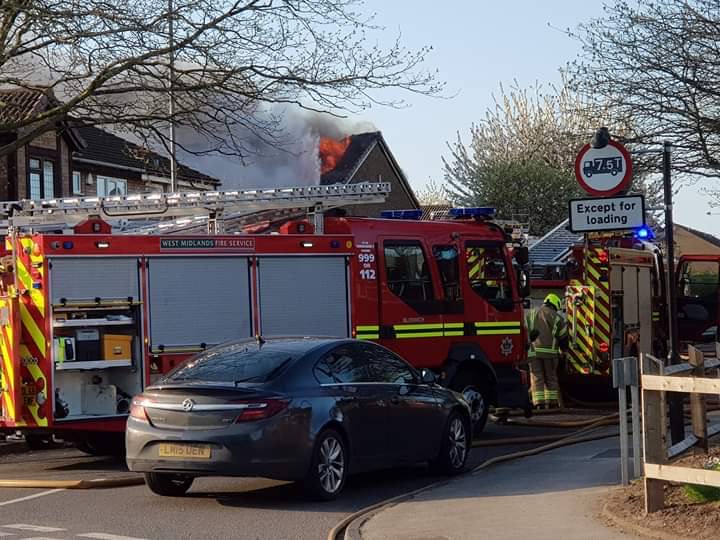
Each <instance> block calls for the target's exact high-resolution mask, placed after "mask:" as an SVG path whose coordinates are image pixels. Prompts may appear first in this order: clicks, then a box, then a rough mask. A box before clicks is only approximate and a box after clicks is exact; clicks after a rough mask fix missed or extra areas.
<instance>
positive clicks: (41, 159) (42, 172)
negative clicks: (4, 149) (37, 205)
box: [25, 154, 57, 200]
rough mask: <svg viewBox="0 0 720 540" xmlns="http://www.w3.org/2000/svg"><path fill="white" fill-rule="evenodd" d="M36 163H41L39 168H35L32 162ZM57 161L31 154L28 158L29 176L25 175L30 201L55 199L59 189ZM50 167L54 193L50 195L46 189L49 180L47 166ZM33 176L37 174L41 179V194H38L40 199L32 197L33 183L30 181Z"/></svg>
mask: <svg viewBox="0 0 720 540" xmlns="http://www.w3.org/2000/svg"><path fill="white" fill-rule="evenodd" d="M33 161H36V162H38V163H39V166H37V167H34V166H33V164H32V162H33ZM55 161H56V160H55V159H53V158H50V157H48V156H43V155H36V154H31V155H29V156H28V158H27V174H26V175H25V176H26V178H25V187H26V193H27V197H28V199H31V200H39V199H53V198H55V191H56V187H57V181H56V180H57V167H55ZM48 164H49V165H50V166H51V167H52V178H51V185H52V193H50V194H48V193H46V187H47V178H46V177H45V173H46V166H47V165H48ZM32 174H37V175H39V177H40V193H38V197H36V198H35V197H33V196H32V195H33V194H32V182H31V180H30V177H31V175H32Z"/></svg>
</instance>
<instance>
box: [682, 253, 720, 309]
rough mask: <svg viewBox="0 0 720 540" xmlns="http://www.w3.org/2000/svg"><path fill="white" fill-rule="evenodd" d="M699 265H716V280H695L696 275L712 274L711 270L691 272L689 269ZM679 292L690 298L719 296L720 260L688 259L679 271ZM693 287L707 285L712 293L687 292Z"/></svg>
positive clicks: (683, 296)
mask: <svg viewBox="0 0 720 540" xmlns="http://www.w3.org/2000/svg"><path fill="white" fill-rule="evenodd" d="M699 265H708V266H709V265H712V266H714V267H715V270H714V272H713V273H712V274H714V276H715V277H716V280H715V281H714V282H710V281H704V280H693V275H694V276H702V275H704V274H706V275H711V273H710V272H694V273H693V272H690V271H689V269H691V268H692V267H693V266H699ZM686 275H687V276H688V277H689V279H688V280H687V281H686V280H685V276H686ZM678 285H679V287H678V292H679V293H680V297H681V298H689V299H698V300H699V299H702V298H709V297H713V296H715V297H717V293H718V289H720V262H718V261H714V260H692V259H691V260H686V261H684V263H683V266H682V268H681V271H680V272H679V276H678ZM693 287H707V288H708V290H709V292H710V294H705V295H700V294H687V292H689V291H690V290H691V289H692V288H693Z"/></svg>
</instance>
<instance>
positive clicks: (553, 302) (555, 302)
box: [544, 293, 562, 311]
mask: <svg viewBox="0 0 720 540" xmlns="http://www.w3.org/2000/svg"><path fill="white" fill-rule="evenodd" d="M544 302H545V303H546V304H548V305H550V306H552V307H554V308H555V309H556V310H557V311H560V309H561V308H562V302H561V301H560V297H559V296H558V295H557V294H555V293H550V294H548V295H547V296H546V297H545V300H544Z"/></svg>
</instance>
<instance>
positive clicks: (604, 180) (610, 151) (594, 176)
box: [575, 141, 632, 197]
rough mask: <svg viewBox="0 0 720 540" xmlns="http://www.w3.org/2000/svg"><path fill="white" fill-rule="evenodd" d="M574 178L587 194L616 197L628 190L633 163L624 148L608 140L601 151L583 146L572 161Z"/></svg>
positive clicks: (587, 145) (589, 146)
mask: <svg viewBox="0 0 720 540" xmlns="http://www.w3.org/2000/svg"><path fill="white" fill-rule="evenodd" d="M575 177H576V178H577V181H578V183H579V184H580V187H582V188H583V189H584V190H585V191H587V192H588V193H589V194H590V195H595V196H599V197H603V196H604V197H607V196H610V195H617V194H619V193H620V192H622V191H626V190H627V189H628V188H629V187H630V182H631V180H632V160H631V159H630V154H629V153H628V151H627V150H626V149H625V147H624V146H623V145H621V144H620V143H618V142H615V141H608V143H607V145H606V146H603V147H602V148H594V147H593V146H591V145H589V144H586V145H585V146H583V147H582V149H581V150H580V152H579V153H578V155H577V158H576V159H575Z"/></svg>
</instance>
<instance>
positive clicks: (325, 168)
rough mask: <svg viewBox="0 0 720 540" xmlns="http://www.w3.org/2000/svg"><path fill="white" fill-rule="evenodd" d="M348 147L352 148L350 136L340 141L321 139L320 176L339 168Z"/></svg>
mask: <svg viewBox="0 0 720 540" xmlns="http://www.w3.org/2000/svg"><path fill="white" fill-rule="evenodd" d="M348 146H350V136H347V137H345V138H343V139H340V140H339V141H338V140H335V139H330V138H328V137H320V174H325V173H326V172H330V171H332V170H333V169H334V168H335V167H337V166H338V163H340V160H341V159H342V158H343V156H344V155H345V152H346V151H347V149H348Z"/></svg>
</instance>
